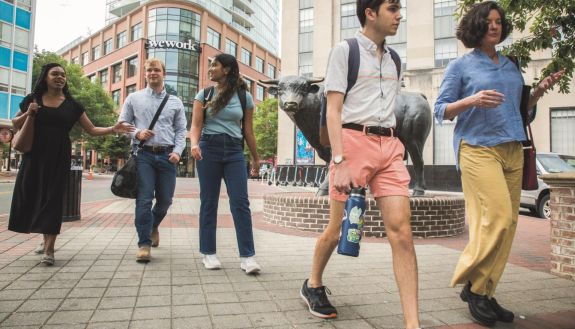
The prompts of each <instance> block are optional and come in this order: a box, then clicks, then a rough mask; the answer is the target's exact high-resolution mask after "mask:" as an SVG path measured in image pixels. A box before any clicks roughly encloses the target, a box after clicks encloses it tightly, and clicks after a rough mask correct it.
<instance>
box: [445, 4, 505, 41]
mask: <svg viewBox="0 0 575 329" xmlns="http://www.w3.org/2000/svg"><path fill="white" fill-rule="evenodd" d="M492 10H497V12H498V13H499V16H501V39H499V42H501V41H503V40H505V39H506V38H507V36H508V35H509V33H511V28H512V27H511V22H509V20H507V17H505V11H504V10H503V8H501V7H500V6H499V4H497V2H495V1H485V2H481V3H477V4H474V5H473V6H472V7H471V8H470V9H469V10H468V11H467V12H466V13H465V15H464V16H463V18H462V19H461V22H459V26H458V27H457V34H456V36H457V39H459V40H461V42H463V44H464V45H465V47H467V48H477V47H480V46H481V42H482V40H483V37H484V36H485V34H486V33H487V30H488V29H489V25H488V23H487V17H489V12H491V11H492Z"/></svg>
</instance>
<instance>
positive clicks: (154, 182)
mask: <svg viewBox="0 0 575 329" xmlns="http://www.w3.org/2000/svg"><path fill="white" fill-rule="evenodd" d="M168 154H169V153H168V152H163V153H152V152H148V151H145V150H139V151H138V156H137V158H136V164H137V167H138V196H137V198H136V231H137V232H138V247H145V246H146V247H149V246H151V245H152V239H151V236H152V229H153V228H154V227H158V226H159V225H160V223H161V222H162V220H163V219H164V217H166V213H167V212H168V208H170V205H171V204H172V198H173V197H174V190H175V188H176V165H175V164H173V163H171V162H170V161H168V159H169V155H168ZM154 197H155V198H156V204H155V205H154V207H153V208H152V201H153V200H154Z"/></svg>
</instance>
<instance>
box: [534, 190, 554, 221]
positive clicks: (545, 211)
mask: <svg viewBox="0 0 575 329" xmlns="http://www.w3.org/2000/svg"><path fill="white" fill-rule="evenodd" d="M537 214H538V215H539V217H540V218H544V219H550V218H551V202H550V201H549V194H545V195H544V196H543V197H542V198H541V200H539V204H538V205H537Z"/></svg>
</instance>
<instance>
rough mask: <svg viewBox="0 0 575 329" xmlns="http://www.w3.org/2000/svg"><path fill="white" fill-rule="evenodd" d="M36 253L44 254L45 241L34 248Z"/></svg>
mask: <svg viewBox="0 0 575 329" xmlns="http://www.w3.org/2000/svg"><path fill="white" fill-rule="evenodd" d="M34 253H35V254H38V255H40V254H43V253H44V241H42V242H40V244H39V245H38V246H37V247H36V249H34Z"/></svg>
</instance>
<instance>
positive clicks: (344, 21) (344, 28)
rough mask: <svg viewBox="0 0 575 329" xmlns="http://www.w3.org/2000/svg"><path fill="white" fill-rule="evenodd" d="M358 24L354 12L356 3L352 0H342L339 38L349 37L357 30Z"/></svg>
mask: <svg viewBox="0 0 575 329" xmlns="http://www.w3.org/2000/svg"><path fill="white" fill-rule="evenodd" d="M359 28H360V24H359V19H357V14H356V4H355V1H354V0H343V1H342V2H341V28H340V38H341V40H344V39H348V38H351V37H353V36H354V35H355V32H357V30H359Z"/></svg>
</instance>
